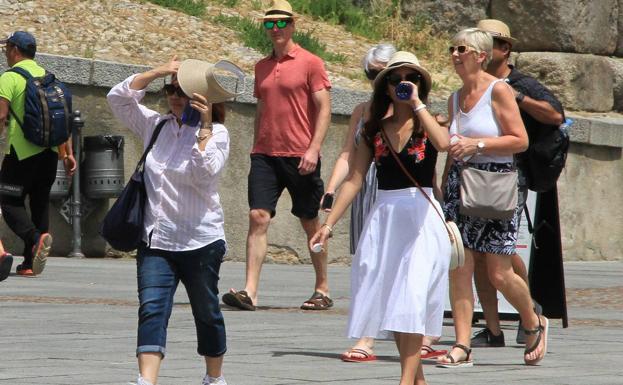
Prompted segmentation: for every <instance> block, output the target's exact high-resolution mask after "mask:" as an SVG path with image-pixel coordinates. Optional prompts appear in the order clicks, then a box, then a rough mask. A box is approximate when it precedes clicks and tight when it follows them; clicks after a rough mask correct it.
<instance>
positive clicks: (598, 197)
mask: <svg viewBox="0 0 623 385" xmlns="http://www.w3.org/2000/svg"><path fill="white" fill-rule="evenodd" d="M530 57H532V56H531V54H520V55H519V57H518V59H517V63H518V65H520V66H521V67H522V68H521V69H522V70H524V66H525V68H529V65H530V63H531V62H529V61H528V58H530ZM36 59H37V60H38V61H39V62H40V63H41V64H42V65H43V66H44V67H45V68H47V69H48V70H49V71H51V72H54V73H55V74H56V75H57V77H58V78H60V79H61V80H63V81H65V82H66V83H68V84H69V85H70V88H71V89H72V90H73V91H74V94H75V98H74V108H76V109H80V110H82V112H83V116H84V118H85V120H86V126H85V135H96V134H99V135H102V134H114V135H124V136H125V137H126V145H125V156H124V158H125V175H126V178H127V177H129V175H130V173H131V171H132V170H133V168H134V165H135V164H136V162H137V160H138V157H139V156H140V154H141V152H142V143H139V142H138V140H136V138H134V136H133V135H132V134H131V133H130V132H129V131H127V129H125V128H123V127H122V126H121V125H120V124H119V123H118V122H117V121H116V120H115V119H114V118H113V117H112V115H111V113H110V111H109V109H108V106H107V104H106V100H105V95H106V93H107V91H108V89H109V88H110V87H111V86H113V85H114V84H116V83H118V82H120V81H122V80H123V79H125V78H126V77H127V76H129V75H130V74H133V73H137V72H141V71H144V70H145V69H147V67H143V66H134V65H126V64H119V63H113V62H106V61H99V60H91V59H82V58H73V57H63V56H55V55H46V54H38V55H37V58H36ZM522 63H526V64H525V65H524V64H522ZM0 69H3V68H0ZM224 80H225V81H229V80H227V79H224ZM247 84H249V85H252V84H253V79H251V78H249V79H247ZM160 87H161V85H160V84H154V85H153V87H152V88H151V89H150V90H151V91H157V90H158V89H159V88H160ZM331 94H332V112H333V117H332V123H331V128H330V130H329V133H328V136H327V139H326V140H325V144H324V146H323V159H322V161H323V165H322V166H323V167H322V176H323V179H324V180H327V178H328V176H329V175H330V172H331V167H332V165H333V162H334V161H335V159H336V157H337V155H338V154H339V151H340V148H341V143H342V140H343V136H344V132H345V131H346V129H347V124H348V115H349V114H350V112H351V111H352V109H353V107H354V106H355V105H356V104H357V103H360V102H361V101H364V100H367V99H368V97H369V94H368V93H362V92H354V91H351V90H344V89H333V90H332V92H331ZM159 99H160V98H158V95H157V94H156V93H155V92H154V93H151V94H150V95H148V97H146V100H145V103H146V104H147V105H149V106H150V107H152V108H154V109H159V110H164V109H165V108H166V107H165V106H164V105H163V104H162V101H161V100H159ZM254 103H255V99H254V98H253V96H252V87H251V86H248V87H247V90H246V92H245V94H243V95H242V96H240V97H239V98H238V99H237V100H236V101H235V102H233V103H229V104H228V111H227V113H228V115H227V121H226V126H227V127H228V129H229V132H230V136H231V138H232V148H231V154H230V159H229V162H228V167H227V170H226V172H225V173H224V175H223V178H222V183H221V198H222V202H223V207H224V209H225V214H226V231H227V237H228V241H229V244H230V253H229V258H230V259H234V260H244V245H245V239H246V231H247V223H248V218H247V212H248V206H247V203H246V187H245V183H244V182H243V181H245V180H246V175H247V173H248V169H249V157H248V152H249V149H250V147H251V144H252V143H251V141H252V136H253V131H252V127H253V117H254V106H253V104H254ZM445 103H446V102H445V101H444V100H433V103H432V109H433V110H435V111H439V112H441V111H443V110H444V109H445V105H446V104H445ZM569 115H571V116H572V117H573V118H574V119H575V122H576V123H575V124H574V126H573V127H572V130H571V138H572V142H573V143H572V147H571V150H570V152H569V157H568V163H567V167H566V169H565V171H564V172H563V175H562V176H561V178H560V181H559V196H560V209H561V224H562V233H563V239H562V241H563V253H564V256H565V258H566V259H568V260H580V259H592V260H594V259H608V260H611V259H623V254H622V253H621V250H623V205H621V202H623V159H622V157H621V148H622V147H623V119H621V118H618V117H601V116H597V117H595V116H583V115H584V114H583V113H579V112H578V113H571V114H569ZM440 158H441V159H440V162H439V164H438V172H440V171H441V170H440V167H441V164H442V163H441V162H442V160H443V157H440ZM100 203H102V202H100ZM96 206H97V207H96V208H95V210H93V213H92V214H91V215H90V216H89V217H87V218H86V220H85V227H84V235H83V250H84V252H85V254H86V255H87V256H103V255H104V254H105V251H104V249H105V244H104V243H103V241H102V239H101V238H100V237H99V236H98V235H97V228H98V222H99V221H100V220H101V218H102V216H103V215H104V214H105V212H106V209H107V206H108V201H106V202H105V204H98V205H96ZM290 208H291V206H290V205H289V199H288V197H287V194H284V199H282V200H281V202H280V204H279V206H278V208H277V212H278V214H277V216H276V218H275V219H274V220H273V225H272V226H271V231H270V236H269V242H270V243H271V248H270V250H269V251H270V256H269V257H270V258H272V259H273V260H281V261H285V262H288V263H301V262H305V263H306V262H309V257H308V255H307V251H306V246H305V241H304V234H303V232H302V230H300V225H299V224H298V220H296V218H294V217H293V216H292V215H290V214H289V211H290ZM51 226H52V231H54V233H55V235H57V236H56V237H55V245H54V253H55V254H57V255H66V254H67V253H68V252H69V250H70V248H71V229H70V227H69V225H67V224H66V223H65V222H64V221H63V220H62V219H61V218H60V216H59V215H58V213H56V212H55V210H51ZM0 227H1V229H0V231H2V234H3V240H4V241H5V244H6V247H7V248H8V249H9V250H11V251H17V250H21V249H22V247H21V245H20V241H19V240H17V239H16V238H15V237H14V236H13V234H12V233H11V232H10V231H9V230H8V229H7V228H6V226H5V225H4V224H1V225H0ZM270 258H269V259H270ZM331 260H333V261H344V262H348V261H349V258H348V220H347V219H345V220H343V221H342V222H341V223H340V224H339V225H338V226H337V228H336V236H335V237H334V240H333V241H332V247H331Z"/></svg>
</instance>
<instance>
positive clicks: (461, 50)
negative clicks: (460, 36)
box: [448, 45, 475, 55]
mask: <svg viewBox="0 0 623 385" xmlns="http://www.w3.org/2000/svg"><path fill="white" fill-rule="evenodd" d="M454 51H457V52H458V53H460V54H464V53H465V52H469V51H475V49H474V48H473V47H470V46H468V45H457V46H450V47H448V52H450V55H452V54H453V53H454Z"/></svg>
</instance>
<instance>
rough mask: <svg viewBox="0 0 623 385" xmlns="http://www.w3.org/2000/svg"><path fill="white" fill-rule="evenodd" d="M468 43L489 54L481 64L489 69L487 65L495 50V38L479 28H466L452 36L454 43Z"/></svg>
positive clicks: (484, 68) (483, 67)
mask: <svg viewBox="0 0 623 385" xmlns="http://www.w3.org/2000/svg"><path fill="white" fill-rule="evenodd" d="M461 44H464V45H468V46H470V47H472V48H474V49H475V50H476V51H478V52H479V53H480V52H484V53H486V54H487V56H486V57H485V60H483V62H482V63H481V64H480V65H481V67H482V69H483V70H486V69H487V65H488V64H489V62H490V61H491V57H492V52H493V38H492V37H491V35H490V34H489V33H488V32H485V31H483V30H480V29H478V28H466V29H463V30H461V31H459V32H458V33H457V34H456V35H454V37H453V38H452V45H461Z"/></svg>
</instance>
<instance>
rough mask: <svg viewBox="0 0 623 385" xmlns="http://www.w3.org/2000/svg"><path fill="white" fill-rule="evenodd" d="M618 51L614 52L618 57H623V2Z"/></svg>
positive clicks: (620, 7)
mask: <svg viewBox="0 0 623 385" xmlns="http://www.w3.org/2000/svg"><path fill="white" fill-rule="evenodd" d="M617 32H618V36H619V38H618V40H617V49H616V51H615V52H614V54H615V55H616V56H623V0H619V18H618V20H617Z"/></svg>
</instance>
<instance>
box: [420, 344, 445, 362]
mask: <svg viewBox="0 0 623 385" xmlns="http://www.w3.org/2000/svg"><path fill="white" fill-rule="evenodd" d="M422 351H425V352H426V353H425V354H422V355H421V356H420V358H421V359H427V358H435V357H439V356H443V355H445V354H447V353H448V351H447V350H435V349H433V348H431V347H430V346H428V345H422Z"/></svg>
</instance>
